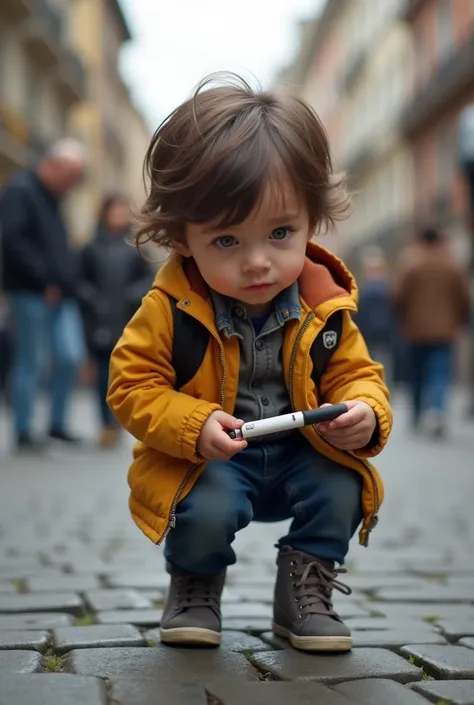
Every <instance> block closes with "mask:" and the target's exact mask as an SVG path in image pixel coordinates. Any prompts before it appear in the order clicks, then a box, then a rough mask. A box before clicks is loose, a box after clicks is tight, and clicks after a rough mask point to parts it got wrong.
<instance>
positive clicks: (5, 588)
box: [0, 583, 17, 595]
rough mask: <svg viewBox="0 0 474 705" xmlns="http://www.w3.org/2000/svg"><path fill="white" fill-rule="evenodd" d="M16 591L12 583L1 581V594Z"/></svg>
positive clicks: (9, 593) (10, 593)
mask: <svg viewBox="0 0 474 705" xmlns="http://www.w3.org/2000/svg"><path fill="white" fill-rule="evenodd" d="M16 591H17V590H16V587H15V586H14V585H13V584H12V583H0V595H12V594H13V595H14V594H15V593H16Z"/></svg>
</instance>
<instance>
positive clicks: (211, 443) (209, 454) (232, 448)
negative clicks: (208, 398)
mask: <svg viewBox="0 0 474 705" xmlns="http://www.w3.org/2000/svg"><path fill="white" fill-rule="evenodd" d="M243 423H244V422H243V421H242V419H236V418H234V417H233V416H231V415H230V414H226V413H225V412H224V411H214V412H213V413H212V414H211V415H210V416H209V418H208V419H207V421H206V423H205V424H204V426H203V427H202V429H201V433H200V435H199V438H198V442H197V450H198V453H199V455H201V456H202V457H203V458H206V460H229V458H232V456H233V455H235V454H236V453H240V451H241V450H243V449H244V448H246V447H247V441H243V440H241V439H237V438H235V439H234V438H230V437H229V435H228V434H227V433H226V429H234V428H240V427H241V426H242V425H243Z"/></svg>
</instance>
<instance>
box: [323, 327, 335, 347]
mask: <svg viewBox="0 0 474 705" xmlns="http://www.w3.org/2000/svg"><path fill="white" fill-rule="evenodd" d="M323 345H324V347H325V348H326V350H332V349H333V348H335V347H336V345H337V333H336V331H335V330H328V331H325V332H324V333H323Z"/></svg>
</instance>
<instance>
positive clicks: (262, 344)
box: [255, 338, 265, 350]
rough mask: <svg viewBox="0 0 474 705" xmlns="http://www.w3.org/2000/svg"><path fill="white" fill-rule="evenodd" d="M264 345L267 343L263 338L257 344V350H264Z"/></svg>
mask: <svg viewBox="0 0 474 705" xmlns="http://www.w3.org/2000/svg"><path fill="white" fill-rule="evenodd" d="M264 345H265V343H264V342H263V340H262V339H261V338H260V339H259V340H257V341H256V342H255V347H256V348H257V350H263V348H264Z"/></svg>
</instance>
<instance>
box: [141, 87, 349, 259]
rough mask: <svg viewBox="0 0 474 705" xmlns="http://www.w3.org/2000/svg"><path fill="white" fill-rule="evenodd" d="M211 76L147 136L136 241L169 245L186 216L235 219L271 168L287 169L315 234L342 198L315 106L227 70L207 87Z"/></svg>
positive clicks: (220, 221)
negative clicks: (256, 86) (257, 87)
mask: <svg viewBox="0 0 474 705" xmlns="http://www.w3.org/2000/svg"><path fill="white" fill-rule="evenodd" d="M216 78H218V76H217V75H216V74H214V75H211V76H209V77H208V78H206V79H204V80H203V81H202V82H201V83H200V85H199V86H198V88H197V89H196V91H195V93H194V95H193V97H192V98H190V99H189V100H187V101H186V102H185V103H183V104H182V105H180V106H179V107H178V108H177V109H176V110H175V111H174V112H172V113H171V114H170V115H169V116H168V117H167V118H166V119H165V120H164V121H163V122H162V124H161V125H160V126H159V128H158V129H157V131H156V132H155V134H154V136H153V138H152V141H151V144H150V146H149V148H148V151H147V154H146V157H145V165H144V171H145V175H146V177H148V180H149V184H150V186H149V192H148V197H147V199H146V202H145V205H144V206H143V208H142V210H141V212H140V214H139V216H138V217H139V221H140V222H141V227H140V228H139V230H138V232H137V234H136V239H137V245H138V246H140V245H141V244H143V243H145V242H149V241H153V242H155V243H157V244H159V245H161V246H164V247H171V248H172V247H173V242H174V241H176V240H179V239H182V238H183V236H184V228H185V225H186V223H193V222H194V223H206V222H213V223H215V225H216V226H217V227H222V228H228V227H231V226H233V225H237V224H239V223H241V222H242V221H243V220H245V219H246V218H247V217H248V215H249V214H250V213H251V212H252V210H253V209H254V207H255V206H256V205H257V204H258V202H259V199H260V198H261V196H262V191H263V188H264V186H265V185H266V184H267V183H268V182H269V180H270V177H271V176H272V180H273V175H274V178H276V179H281V178H282V176H283V175H288V176H289V178H290V180H291V182H292V185H293V187H294V189H295V191H296V194H297V196H299V197H300V198H301V200H302V202H303V204H304V205H305V207H306V209H307V211H308V214H309V217H310V223H311V227H312V228H314V230H315V231H316V232H319V231H320V230H321V228H322V227H325V228H326V229H327V228H329V227H330V226H332V225H334V223H335V221H337V220H341V219H343V217H344V216H345V215H346V213H347V211H348V207H349V199H348V196H347V194H346V193H345V191H344V189H343V178H342V177H337V176H335V175H334V174H333V173H332V164H331V155H330V149H329V144H328V138H327V134H326V132H325V130H324V127H323V125H322V124H321V122H320V120H319V118H318V116H317V115H316V113H315V112H314V111H313V109H312V108H311V107H310V106H309V105H308V104H307V103H306V102H305V101H303V100H301V99H300V98H295V97H290V96H284V97H279V96H277V95H274V94H272V93H268V92H257V91H254V90H252V88H251V87H250V86H249V85H248V84H247V83H246V82H245V81H244V80H243V79H242V78H240V77H238V76H235V75H234V74H231V79H230V80H227V81H226V82H225V83H224V85H218V86H217V87H209V84H211V83H212V82H213V81H215V80H216ZM205 89H206V90H205ZM282 167H283V168H282Z"/></svg>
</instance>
